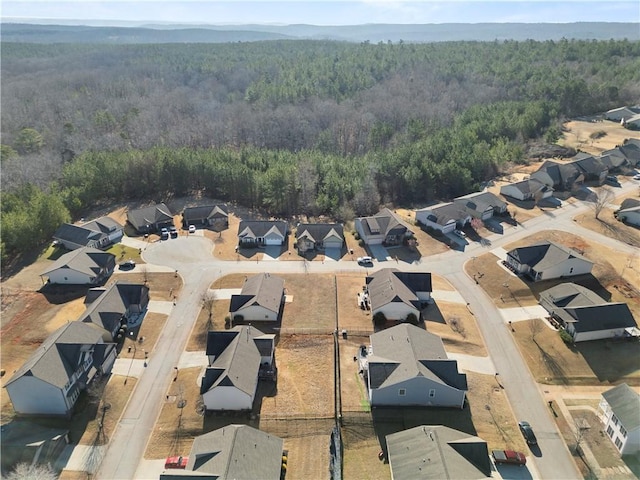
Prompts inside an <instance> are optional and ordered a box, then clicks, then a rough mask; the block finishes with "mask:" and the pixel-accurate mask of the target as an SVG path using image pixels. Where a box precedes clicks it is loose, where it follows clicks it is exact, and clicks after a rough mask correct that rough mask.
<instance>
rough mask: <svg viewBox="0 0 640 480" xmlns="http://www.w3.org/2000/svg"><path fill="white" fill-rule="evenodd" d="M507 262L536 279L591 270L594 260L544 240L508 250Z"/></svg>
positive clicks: (521, 272) (581, 273) (567, 275)
mask: <svg viewBox="0 0 640 480" xmlns="http://www.w3.org/2000/svg"><path fill="white" fill-rule="evenodd" d="M506 262H507V263H508V264H509V265H510V266H511V267H512V268H513V269H514V270H515V271H516V272H517V273H519V274H522V275H528V276H529V277H531V278H532V279H533V280H534V281H536V282H537V281H540V280H550V279H553V278H562V277H572V276H576V275H584V274H587V273H590V272H591V269H592V268H593V262H591V261H590V260H588V259H586V258H585V257H583V256H582V255H580V254H579V253H578V252H576V251H575V250H572V249H570V248H566V247H564V246H562V245H559V244H556V243H552V242H542V243H537V244H534V245H530V246H527V247H520V248H515V249H513V250H510V251H508V252H507V256H506Z"/></svg>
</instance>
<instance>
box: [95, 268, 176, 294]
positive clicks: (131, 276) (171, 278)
mask: <svg viewBox="0 0 640 480" xmlns="http://www.w3.org/2000/svg"><path fill="white" fill-rule="evenodd" d="M136 269H138V266H136ZM140 269H141V270H142V266H140ZM145 280H146V284H147V286H148V287H149V298H150V299H151V300H164V301H171V300H173V297H174V296H179V295H180V290H181V289H182V278H180V275H176V274H175V273H170V272H151V273H148V272H145V271H136V272H135V273H115V274H114V275H112V276H111V278H110V279H109V282H108V283H107V285H111V284H112V283H115V282H119V281H122V282H126V283H145Z"/></svg>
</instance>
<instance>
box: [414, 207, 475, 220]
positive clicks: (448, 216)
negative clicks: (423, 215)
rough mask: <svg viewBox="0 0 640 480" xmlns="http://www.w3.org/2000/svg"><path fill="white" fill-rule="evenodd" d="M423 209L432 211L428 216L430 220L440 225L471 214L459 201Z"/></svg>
mask: <svg viewBox="0 0 640 480" xmlns="http://www.w3.org/2000/svg"><path fill="white" fill-rule="evenodd" d="M421 210H423V211H424V210H428V211H430V212H431V214H430V215H429V216H428V217H427V218H428V219H429V221H431V222H433V223H437V224H438V225H446V224H448V223H450V222H451V220H453V221H455V222H459V221H460V220H463V219H465V218H468V216H469V214H468V213H467V212H466V211H465V209H464V207H463V206H462V205H460V204H459V203H441V204H439V205H434V206H432V207H426V208H423V209H421Z"/></svg>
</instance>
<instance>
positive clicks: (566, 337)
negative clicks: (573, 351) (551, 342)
mask: <svg viewBox="0 0 640 480" xmlns="http://www.w3.org/2000/svg"><path fill="white" fill-rule="evenodd" d="M559 334H560V338H561V339H562V341H563V342H564V343H566V344H567V345H573V337H572V336H571V334H570V333H569V332H567V331H566V330H564V329H562V330H560V331H559Z"/></svg>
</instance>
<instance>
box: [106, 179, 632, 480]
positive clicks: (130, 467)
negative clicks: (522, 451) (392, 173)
mask: <svg viewBox="0 0 640 480" xmlns="http://www.w3.org/2000/svg"><path fill="white" fill-rule="evenodd" d="M637 188H638V184H637V183H636V182H632V181H629V182H627V183H626V184H625V186H623V187H622V188H621V189H617V190H616V193H617V194H618V195H620V194H623V193H626V192H630V191H632V190H633V189H637ZM588 208H589V206H588V205H586V204H583V203H574V204H566V203H565V204H564V206H563V207H562V208H560V209H558V210H555V211H553V212H551V213H549V214H545V215H540V216H538V217H535V218H533V219H530V220H529V221H527V222H526V224H524V225H523V226H518V227H507V228H506V230H505V231H504V234H502V235H498V234H493V235H491V236H490V237H489V240H490V241H491V243H492V245H491V247H490V248H495V247H498V246H502V245H504V244H506V243H511V242H513V241H515V240H518V239H520V238H524V237H526V236H528V235H531V234H533V233H536V232H538V231H541V230H547V229H559V230H566V231H569V232H571V233H574V234H577V235H583V236H584V237H588V238H589V239H590V240H592V241H596V242H599V243H602V244H605V245H606V246H608V247H610V248H613V249H615V250H617V251H620V252H622V253H624V254H632V253H635V252H637V249H636V248H634V247H631V246H629V245H625V244H622V243H620V242H618V241H615V240H612V239H610V238H608V237H606V236H603V235H600V234H597V233H594V232H593V231H590V230H585V229H583V228H582V227H580V226H579V225H578V224H576V223H575V222H573V221H572V217H573V216H575V215H577V214H579V213H582V212H584V211H586V210H587V209H588ZM212 249H213V244H212V242H211V241H210V240H208V239H206V238H204V237H201V236H188V237H181V238H178V239H173V240H170V241H165V242H157V243H154V244H151V245H149V246H148V247H147V248H146V249H145V250H144V252H143V258H144V259H145V261H146V262H148V263H151V264H156V265H163V266H167V267H170V268H172V269H174V270H177V271H178V272H179V274H180V275H181V277H182V279H183V282H184V287H183V289H182V292H181V294H180V297H179V298H178V301H177V305H176V306H175V308H174V309H173V311H172V312H171V314H170V315H169V318H168V320H167V322H166V325H165V327H164V329H163V331H162V334H161V335H160V337H159V339H158V343H157V344H156V347H155V349H154V352H152V353H151V354H150V357H149V362H148V366H147V368H146V371H145V373H144V374H143V375H142V376H141V378H139V380H138V383H137V385H136V387H135V390H134V392H133V394H132V396H131V398H130V400H129V403H128V404H127V407H126V409H125V411H124V413H123V415H122V418H121V420H120V422H119V424H118V426H117V428H116V431H115V433H114V434H113V436H112V438H111V441H110V444H109V448H108V450H107V452H106V454H105V457H104V459H103V461H102V464H101V467H100V469H99V471H98V473H97V475H96V476H97V478H100V479H105V480H111V479H123V480H124V479H133V478H135V474H136V470H137V468H138V465H139V463H140V462H141V460H142V458H143V456H144V452H145V449H146V445H147V442H148V440H149V438H150V435H151V432H152V431H153V427H154V424H155V422H156V420H157V417H158V415H159V414H160V410H161V408H162V405H163V402H164V396H165V395H166V392H167V390H168V388H169V385H170V383H171V381H172V378H173V369H174V367H175V366H176V365H177V364H178V359H179V358H180V354H181V353H182V351H183V350H184V347H185V346H186V343H187V340H188V336H189V334H190V332H191V329H192V327H193V324H194V323H195V321H196V318H197V316H198V312H199V310H200V306H201V301H200V299H201V298H202V295H203V294H204V292H205V291H206V290H207V288H208V287H209V286H210V285H211V283H212V282H213V281H214V280H215V279H216V278H218V277H221V276H223V275H227V274H230V273H257V272H274V271H277V272H280V273H305V272H308V273H309V274H313V273H323V272H335V271H362V270H363V269H362V267H359V266H358V265H357V264H355V262H351V261H340V262H324V263H320V262H309V263H307V266H306V267H305V266H304V265H303V262H302V261H301V262H294V261H285V262H277V263H276V262H273V261H261V262H255V263H254V262H247V261H242V262H236V261H221V260H218V259H215V258H213V257H212V256H211V252H212ZM486 251H487V248H486V247H483V246H481V245H480V244H478V243H471V244H470V245H467V247H466V249H465V251H464V252H458V251H455V252H454V251H449V252H445V253H442V254H438V255H435V256H430V257H424V259H423V261H421V262H420V263H414V264H403V263H400V264H397V263H395V262H393V263H392V264H387V263H386V262H376V265H375V266H374V267H373V269H374V270H375V269H379V268H384V267H387V266H393V267H396V268H400V269H402V270H407V271H410V270H421V271H424V270H426V271H429V272H432V273H436V274H439V275H442V276H444V277H445V278H446V279H447V280H449V281H450V282H451V283H452V285H453V286H454V287H455V288H456V289H457V290H458V291H459V292H460V293H461V294H462V296H463V297H464V298H465V300H466V301H467V302H468V304H469V307H470V309H471V311H472V312H473V313H474V314H475V316H476V318H477V319H478V325H479V328H480V330H481V332H482V334H483V336H484V340H485V343H486V345H487V349H488V350H489V352H490V355H491V358H492V360H493V362H494V365H495V366H496V369H497V370H498V372H496V373H498V374H499V375H497V379H498V381H499V382H500V384H502V385H503V386H504V389H505V391H506V394H507V397H508V399H509V402H510V404H511V407H512V409H513V412H514V415H515V417H516V418H517V419H519V420H527V421H528V422H529V423H531V425H532V427H533V428H534V430H535V432H536V435H537V437H538V442H539V448H538V449H536V450H534V451H533V452H532V453H533V455H534V456H533V457H532V458H531V457H530V458H531V460H533V462H532V463H534V465H535V468H534V469H532V470H535V471H537V472H538V473H539V477H540V478H542V479H549V480H551V479H581V478H582V477H581V475H580V473H579V472H578V470H577V468H576V465H575V463H574V461H573V459H572V457H571V455H570V453H569V451H568V449H567V447H566V445H565V443H564V441H563V440H562V438H561V436H560V433H559V431H558V429H557V428H556V425H555V422H554V420H553V418H552V416H551V414H550V411H549V409H548V407H547V405H546V402H545V401H544V399H543V398H542V396H541V393H540V390H539V389H538V387H537V385H536V383H535V382H534V379H533V378H532V377H531V374H530V373H529V369H528V368H527V365H526V364H525V363H524V361H523V359H522V357H521V356H520V352H519V350H518V348H517V346H516V344H515V342H514V340H513V338H512V336H511V332H510V330H509V328H508V327H507V326H506V325H505V324H504V321H503V320H502V317H501V316H500V314H499V312H498V309H497V308H496V306H495V305H494V304H493V302H492V301H491V300H490V299H489V298H488V297H487V296H486V295H485V293H484V291H483V290H481V289H479V288H478V287H477V286H476V285H475V282H474V281H473V280H472V279H471V278H469V277H468V276H467V275H466V274H465V273H464V269H463V266H464V263H465V262H466V261H468V260H469V259H472V258H473V257H475V256H479V255H481V254H483V253H485V252H486ZM192 401H193V400H192ZM187 408H193V406H187ZM530 463H531V461H530ZM532 473H533V472H532Z"/></svg>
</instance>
